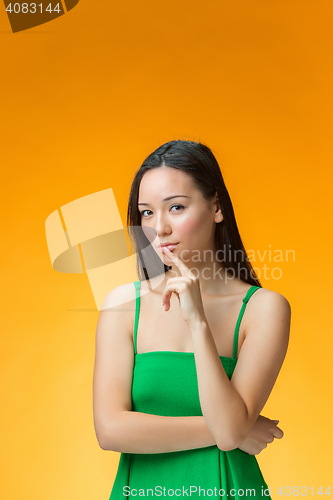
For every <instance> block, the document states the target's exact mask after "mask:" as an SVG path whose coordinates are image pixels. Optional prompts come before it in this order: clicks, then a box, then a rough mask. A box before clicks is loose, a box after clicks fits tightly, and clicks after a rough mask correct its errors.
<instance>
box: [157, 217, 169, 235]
mask: <svg viewBox="0 0 333 500" xmlns="http://www.w3.org/2000/svg"><path fill="white" fill-rule="evenodd" d="M155 231H156V234H157V236H161V235H164V234H170V232H171V226H170V223H169V221H168V219H167V217H165V216H164V215H158V216H157V217H156V223H155Z"/></svg>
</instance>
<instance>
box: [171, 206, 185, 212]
mask: <svg viewBox="0 0 333 500" xmlns="http://www.w3.org/2000/svg"><path fill="white" fill-rule="evenodd" d="M174 207H180V209H182V208H185V207H184V206H183V205H172V207H171V208H174ZM178 211H179V210H176V212H178Z"/></svg>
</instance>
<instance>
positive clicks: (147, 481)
mask: <svg viewBox="0 0 333 500" xmlns="http://www.w3.org/2000/svg"><path fill="white" fill-rule="evenodd" d="M134 286H135V288H136V312H135V325H134V354H135V358H134V368H133V382H132V410H133V411H138V412H142V413H150V414H153V415H164V416H171V417H172V416H173V417H181V416H191V415H193V416H196V415H201V416H202V412H201V407H200V400H199V392H198V381H197V373H196V366H195V358H194V353H192V352H178V351H153V352H144V353H139V354H137V352H136V333H137V327H138V319H139V310H140V281H136V282H134ZM258 288H259V287H257V286H252V287H251V288H250V289H249V290H248V292H247V294H246V296H245V297H244V298H243V304H242V307H241V310H240V314H239V316H238V319H237V323H236V328H235V335H234V344H233V356H232V358H228V357H226V356H220V359H221V363H222V365H223V367H224V369H225V372H226V374H227V376H228V378H229V380H230V379H231V376H232V374H233V371H234V369H235V366H236V363H237V357H236V356H237V345H238V332H239V325H240V322H241V319H242V317H243V314H244V311H245V307H246V304H247V302H248V300H249V299H250V297H251V295H252V294H253V293H254V292H255V291H256V290H258ZM267 488H268V486H267V484H266V482H265V480H264V478H263V475H262V473H261V470H260V468H259V465H258V462H257V460H256V457H255V455H249V454H248V453H245V452H244V451H242V450H240V449H239V448H236V449H234V450H230V451H222V450H220V449H219V448H218V447H217V446H216V445H213V446H208V447H205V448H195V449H192V450H184V451H176V452H168V453H154V454H137V453H121V456H120V460H119V465H118V471H117V475H116V478H115V481H114V484H113V488H112V492H111V495H110V499H109V500H120V499H124V498H134V497H136V498H159V497H161V498H170V497H171V496H174V497H175V498H207V497H209V498H214V499H215V498H217V499H220V498H226V497H227V496H228V497H229V496H232V497H234V498H236V499H240V498H242V497H244V498H246V499H248V497H256V498H258V497H260V498H267V499H268V500H270V495H269V491H268V489H267Z"/></svg>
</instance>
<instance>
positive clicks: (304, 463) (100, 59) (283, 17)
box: [0, 0, 333, 500]
mask: <svg viewBox="0 0 333 500" xmlns="http://www.w3.org/2000/svg"><path fill="white" fill-rule="evenodd" d="M332 14H333V7H332V2H331V1H323V0H317V1H316V2H313V1H307V0H298V1H290V0H288V1H286V0H279V1H277V2H267V1H266V0H265V1H259V0H254V1H251V2H249V1H244V0H238V1H233V2H223V1H221V0H207V1H206V2H203V1H200V2H198V1H193V0H192V1H188V0H182V1H179V0H178V1H175V0H170V1H168V2H156V1H155V2H153V1H151V0H149V1H141V2H134V1H133V2H110V1H106V0H101V1H100V2H92V1H90V2H88V1H84V0H81V1H80V2H79V4H78V5H77V6H76V7H75V8H74V9H73V10H72V11H70V12H69V13H68V14H66V15H64V16H62V17H60V18H59V19H56V20H54V21H52V22H50V23H47V24H45V25H43V26H39V27H36V28H34V29H31V30H28V31H25V32H21V33H17V34H12V33H11V31H10V26H9V22H8V19H7V17H6V12H5V9H4V7H3V8H1V6H0V43H1V49H0V50H1V56H0V65H1V88H0V99H1V122H0V123H1V125H0V126H1V135H0V136H1V181H2V182H1V204H2V244H1V278H2V286H1V291H2V293H1V319H2V323H3V326H2V336H1V338H2V342H1V386H2V395H1V403H2V411H1V423H0V428H1V431H2V437H1V449H2V452H1V464H0V467H1V471H2V473H3V477H2V479H1V489H2V497H3V498H5V499H6V500H9V499H21V498H24V499H26V500H30V499H31V500H32V499H33V500H46V499H47V500H59V499H61V500H67V499H68V500H69V499H70V500H73V499H80V500H86V499H93V500H98V499H101V500H106V499H108V498H109V494H110V491H111V488H112V484H113V480H114V477H115V474H116V469H117V464H118V460H119V454H117V453H114V452H106V451H103V450H102V449H100V448H99V446H98V443H97V439H96V437H95V433H94V426H93V415H92V374H93V362H94V347H95V346H94V342H95V329H96V323H97V319H98V312H97V311H96V307H95V304H94V300H93V296H92V293H91V290H90V288H89V284H88V280H87V276H86V275H84V274H76V275H74V274H72V275H71V274H62V273H58V272H56V271H54V270H53V269H52V267H51V263H50V258H49V255H48V252H47V246H46V238H45V230H44V223H45V219H46V218H47V217H48V215H49V214H50V213H52V212H53V211H54V210H56V209H57V208H59V207H61V206H62V205H64V204H66V203H69V202H70V201H72V200H75V199H77V198H80V197H82V196H85V195H88V194H91V193H94V192H97V191H100V190H103V189H107V188H109V187H112V188H113V190H114V193H115V196H116V199H117V203H118V207H119V210H120V214H121V217H122V220H123V223H124V225H125V224H126V207H127V198H128V192H129V188H130V185H131V180H132V177H133V174H134V172H135V170H136V169H137V168H138V166H139V165H140V163H141V162H142V161H143V160H144V158H145V157H146V156H147V155H148V154H149V153H150V152H151V151H153V150H154V149H155V148H156V147H158V146H159V145H160V144H162V143H164V142H166V141H169V140H172V139H194V140H199V139H200V140H201V141H202V142H205V143H207V144H208V145H209V146H210V147H211V148H212V150H213V152H214V153H215V154H216V156H217V158H218V160H219V162H220V164H221V169H222V172H223V174H224V177H225V181H226V184H227V187H228V189H229V192H230V195H231V199H232V201H233V204H234V209H235V213H236V219H237V222H238V225H239V230H240V233H241V236H242V238H243V240H244V244H245V246H246V248H247V249H249V250H250V249H251V250H254V251H255V252H257V260H256V261H253V265H254V266H255V267H257V268H259V269H262V268H263V265H264V264H266V265H267V266H268V267H269V266H270V267H276V266H279V267H280V268H281V269H282V271H283V275H282V277H281V279H279V280H274V279H262V280H261V282H262V285H263V286H264V287H266V288H269V289H271V290H276V291H278V292H280V293H282V294H283V295H284V296H285V297H287V299H288V300H289V302H290V304H291V307H292V326H291V339H290V346H289V351H288V354H287V358H286V360H285V363H284V366H283V368H282V371H281V373H280V375H279V378H278V380H277V383H276V386H275V387H274V389H273V392H272V394H271V397H270V399H269V402H268V403H267V405H266V407H265V408H264V410H263V414H264V415H266V416H268V417H270V418H274V419H279V420H280V424H279V425H280V427H281V428H282V429H283V431H284V432H285V437H284V438H283V439H282V440H276V441H275V442H274V443H273V444H271V445H269V446H268V448H267V449H266V450H264V451H263V452H262V453H261V454H260V455H259V456H258V461H259V464H260V466H261V469H262V472H263V475H264V477H265V479H266V481H267V483H268V485H271V486H272V497H273V499H274V500H275V499H278V498H284V497H285V495H283V496H282V497H280V496H279V495H277V493H276V492H277V489H278V487H279V486H282V487H283V490H284V488H285V487H287V486H291V487H293V486H299V487H300V486H303V485H305V486H307V487H308V488H310V487H311V486H313V487H314V497H316V498H320V495H316V491H317V489H318V488H319V487H320V486H322V487H323V492H324V491H325V490H326V488H327V487H328V486H329V485H330V480H331V479H332V476H331V475H330V474H329V470H331V468H330V467H331V448H332V432H331V415H332V402H331V401H332V395H331V384H332V378H331V370H330V368H331V366H330V365H331V359H332V343H333V341H332V314H331V310H332V305H331V297H332V291H331V279H332V278H331V256H332V250H331V249H332V232H331V231H332V224H331V221H332V159H333V149H332V116H333V98H332V95H333V94H332V88H333V71H332V50H333V36H332ZM269 245H271V247H270V246H269ZM269 248H271V249H272V250H275V249H279V250H282V251H283V252H285V251H286V250H289V249H293V250H294V251H295V262H293V261H292V260H291V261H289V262H282V263H274V262H269V260H268V259H267V258H266V259H265V261H264V262H260V261H259V260H258V252H259V251H260V252H264V251H265V250H268V249H269ZM330 486H331V489H332V487H333V485H332V484H331V485H330ZM287 493H288V491H287ZM291 496H293V495H291ZM307 496H311V492H310V490H308V495H307ZM323 498H324V499H325V498H328V495H323Z"/></svg>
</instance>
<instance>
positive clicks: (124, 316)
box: [97, 283, 136, 340]
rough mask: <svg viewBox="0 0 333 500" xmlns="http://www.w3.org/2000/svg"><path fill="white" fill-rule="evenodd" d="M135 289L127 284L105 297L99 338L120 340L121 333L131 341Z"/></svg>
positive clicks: (99, 322)
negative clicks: (104, 336) (103, 336)
mask: <svg viewBox="0 0 333 500" xmlns="http://www.w3.org/2000/svg"><path fill="white" fill-rule="evenodd" d="M135 298H136V294H135V287H134V284H133V283H126V284H124V285H119V286H117V287H115V288H113V289H112V290H111V291H110V292H109V293H108V294H107V295H106V297H105V299H104V301H103V305H102V308H101V311H100V315H99V319H98V325H97V337H99V338H100V337H101V336H102V335H106V336H107V337H108V338H110V336H112V337H113V336H114V337H115V338H117V339H119V335H120V333H121V332H123V334H124V335H125V336H126V338H128V339H129V340H130V339H131V332H132V329H133V325H134V315H135Z"/></svg>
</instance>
